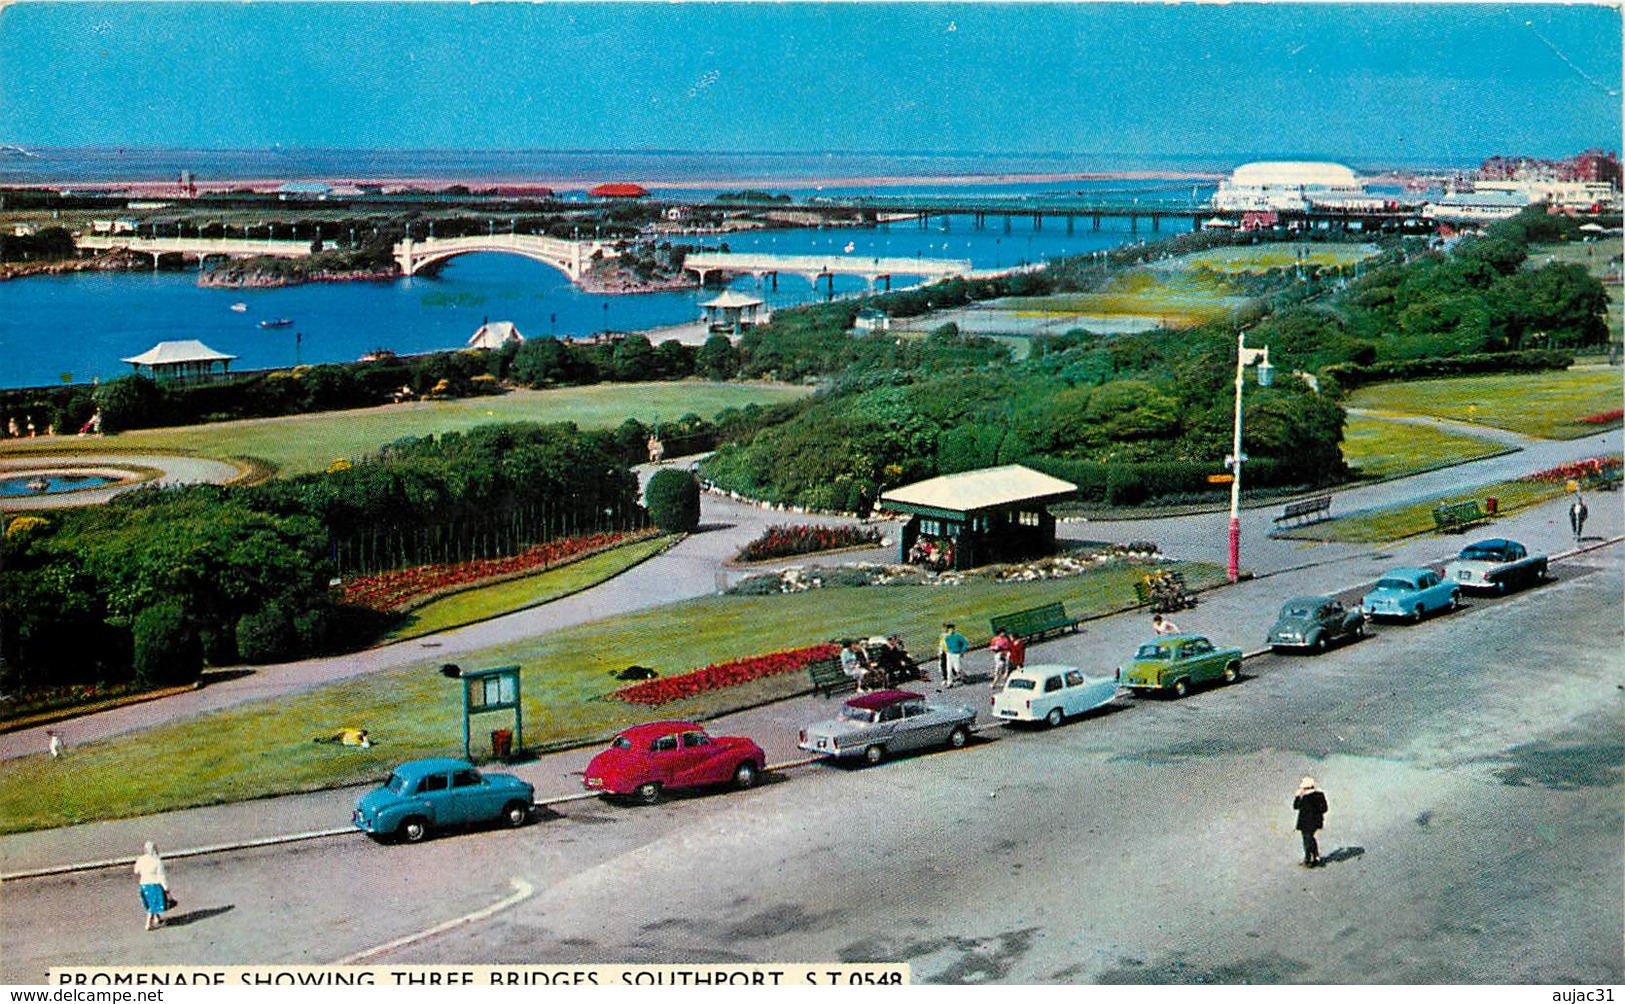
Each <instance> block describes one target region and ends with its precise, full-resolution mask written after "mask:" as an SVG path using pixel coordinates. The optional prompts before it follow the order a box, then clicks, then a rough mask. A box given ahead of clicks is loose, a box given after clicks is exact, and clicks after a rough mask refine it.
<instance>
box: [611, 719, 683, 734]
mask: <svg viewBox="0 0 1625 1004" xmlns="http://www.w3.org/2000/svg"><path fill="white" fill-rule="evenodd" d="M695 731H704V730H703V729H701V728H700V727H699V726H698V725H695V724H694V723H693V722H684V721H678V720H676V719H670V720H667V721H661V722H644V723H643V724H642V725H634V726H632V727H631V728H629V729H622V730H621V731H620V732H617V733H616V735H619V736H626V737H627V738H628V739H659V738H660V737H661V736H667V735H671V734H672V733H673V732H695Z"/></svg>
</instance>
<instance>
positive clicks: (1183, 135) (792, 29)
mask: <svg viewBox="0 0 1625 1004" xmlns="http://www.w3.org/2000/svg"><path fill="white" fill-rule="evenodd" d="M1620 40H1621V18H1620V12H1619V10H1618V8H1615V7H1605V6H1585V5H1580V6H1557V5H1510V6H1508V5H1476V4H1471V5H1470V4H1445V5H1431V6H1420V5H1401V4H1380V5H1341V4H1336V5H1334V4H1307V5H1286V4H1281V5H1276V4H1268V5H1214V4H1201V5H1198V4H1188V5H1171V6H1163V5H1118V4H1080V5H1062V4H1039V5H1018V4H958V5H929V4H903V3H888V4H849V3H841V4H776V3H769V4H744V5H732V4H678V5H673V4H659V5H645V4H633V3H609V4H597V5H578V4H568V3H551V4H503V3H483V4H477V5H468V4H418V3H411V4H397V3H350V4H325V3H294V4H279V3H254V4H239V3H223V4H193V3H186V4H146V3H109V4H93V3H56V2H24V3H17V4H13V5H11V6H8V7H6V8H4V9H3V10H0V143H10V144H18V145H23V146H184V147H212V148H263V147H269V146H274V145H279V144H280V145H282V146H311V147H341V148H450V149H459V148H462V149H615V148H634V149H678V150H752V151H809V150H811V151H821V150H856V151H890V152H898V151H911V152H916V151H917V152H928V153H929V152H947V151H960V152H990V153H1010V152H1022V153H1039V152H1059V153H1085V154H1121V155H1126V156H1154V155H1181V154H1185V155H1191V156H1198V157H1215V156H1217V157H1226V156H1232V155H1234V156H1250V155H1253V154H1268V155H1283V156H1314V155H1319V156H1331V157H1335V158H1337V159H1343V160H1349V161H1359V162H1368V163H1369V162H1391V163H1416V162H1423V163H1427V162H1433V163H1475V162H1477V161H1478V160H1479V159H1481V158H1482V157H1484V156H1487V155H1489V154H1494V153H1523V154H1533V155H1540V156H1565V155H1568V154H1571V153H1574V152H1577V151H1578V150H1580V149H1582V148H1585V147H1590V146H1598V145H1601V146H1606V147H1611V148H1612V147H1617V146H1618V137H1619V134H1620V97H1619V87H1620V69H1621V52H1620V49H1621V41H1620Z"/></svg>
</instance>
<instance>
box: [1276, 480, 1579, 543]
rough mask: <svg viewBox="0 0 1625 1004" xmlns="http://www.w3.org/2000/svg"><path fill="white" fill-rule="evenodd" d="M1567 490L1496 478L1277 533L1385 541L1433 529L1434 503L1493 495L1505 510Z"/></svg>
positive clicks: (1481, 499)
mask: <svg viewBox="0 0 1625 1004" xmlns="http://www.w3.org/2000/svg"><path fill="white" fill-rule="evenodd" d="M1567 494H1568V491H1567V489H1565V488H1564V487H1563V485H1561V484H1548V483H1545V482H1540V481H1497V482H1495V483H1494V484H1488V485H1479V486H1477V487H1475V488H1466V489H1462V490H1460V491H1454V492H1450V493H1448V494H1445V495H1437V496H1434V497H1433V498H1430V499H1424V500H1422V501H1411V502H1406V503H1403V504H1401V505H1394V506H1385V507H1383V508H1380V509H1366V510H1364V511H1362V512H1357V513H1351V514H1349V515H1347V516H1341V517H1338V518H1337V519H1333V520H1330V521H1327V522H1325V523H1315V524H1312V525H1310V526H1306V527H1301V528H1298V529H1293V530H1285V531H1282V532H1281V533H1279V534H1277V536H1280V537H1289V538H1292V539H1294V540H1319V541H1330V542H1337V543H1344V544H1377V543H1386V542H1387V541H1390V540H1399V539H1401V538H1403V537H1414V536H1416V535H1417V534H1422V533H1429V532H1431V531H1433V530H1434V528H1435V527H1434V522H1433V507H1434V506H1437V505H1443V504H1445V503H1447V502H1472V501H1476V502H1478V503H1480V505H1482V504H1483V502H1484V500H1485V499H1487V498H1493V499H1495V500H1496V502H1497V506H1498V508H1499V509H1500V511H1501V512H1503V513H1508V512H1515V511H1517V510H1519V509H1523V508H1526V507H1528V506H1532V505H1535V504H1537V503H1540V502H1545V501H1547V500H1548V499H1554V498H1557V497H1559V496H1561V495H1567ZM1492 523H1493V521H1492Z"/></svg>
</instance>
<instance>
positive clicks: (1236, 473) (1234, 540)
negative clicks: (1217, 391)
mask: <svg viewBox="0 0 1625 1004" xmlns="http://www.w3.org/2000/svg"><path fill="white" fill-rule="evenodd" d="M1251 363H1257V364H1258V385H1259V386H1260V387H1268V386H1269V385H1270V384H1271V383H1272V382H1274V378H1275V369H1274V367H1272V366H1271V365H1270V350H1269V346H1267V345H1266V346H1265V347H1263V348H1261V349H1249V348H1248V347H1247V332H1245V331H1242V332H1238V333H1237V334H1236V426H1235V438H1234V439H1233V440H1232V441H1231V447H1230V456H1228V457H1226V458H1225V461H1224V463H1225V466H1226V467H1228V468H1230V560H1229V563H1228V564H1227V565H1226V566H1225V575H1226V577H1228V578H1229V580H1230V581H1231V582H1234V581H1236V580H1237V579H1238V578H1240V577H1241V465H1242V462H1243V461H1245V460H1246V459H1247V457H1246V456H1245V455H1244V454H1243V453H1242V452H1241V384H1242V380H1243V377H1244V376H1245V374H1246V371H1247V366H1248V365H1249V364H1251Z"/></svg>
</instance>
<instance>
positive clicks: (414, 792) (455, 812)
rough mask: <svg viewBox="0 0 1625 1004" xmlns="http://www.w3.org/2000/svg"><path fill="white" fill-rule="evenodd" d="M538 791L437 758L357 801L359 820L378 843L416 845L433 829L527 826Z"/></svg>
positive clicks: (402, 771) (401, 771) (406, 769)
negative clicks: (477, 826) (502, 825)
mask: <svg viewBox="0 0 1625 1004" xmlns="http://www.w3.org/2000/svg"><path fill="white" fill-rule="evenodd" d="M535 800H536V789H535V788H534V787H532V786H531V785H530V784H529V783H528V782H525V781H521V780H519V779H518V778H517V777H513V776H511V775H508V774H483V773H481V772H480V771H479V770H477V769H475V767H474V765H473V764H471V763H469V762H468V761H466V760H455V759H452V758H450V757H432V758H430V759H427V760H411V761H408V762H407V763H403V764H401V765H400V766H399V767H396V768H395V770H394V772H393V773H392V774H390V775H389V780H387V781H385V782H384V785H383V787H381V788H375V789H374V790H372V791H370V792H368V793H367V794H365V795H363V796H362V797H361V800H360V801H359V802H357V803H356V807H355V816H354V822H355V826H356V829H358V830H361V831H362V832H363V833H366V834H367V835H368V836H370V837H372V838H373V839H375V840H387V839H397V840H401V841H404V842H406V843H409V844H415V843H417V842H418V841H420V840H422V839H423V838H424V837H426V836H428V835H429V831H430V830H439V829H447V828H449V827H454V826H476V825H479V824H482V823H491V822H497V821H500V822H502V823H503V824H505V825H507V826H523V825H525V823H526V821H527V820H529V819H530V809H531V805H532V803H534V802H535Z"/></svg>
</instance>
